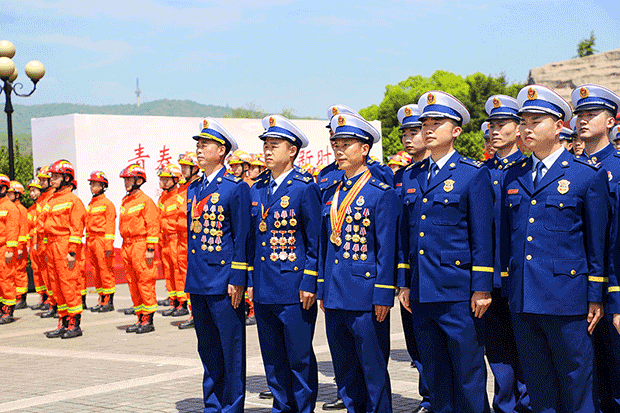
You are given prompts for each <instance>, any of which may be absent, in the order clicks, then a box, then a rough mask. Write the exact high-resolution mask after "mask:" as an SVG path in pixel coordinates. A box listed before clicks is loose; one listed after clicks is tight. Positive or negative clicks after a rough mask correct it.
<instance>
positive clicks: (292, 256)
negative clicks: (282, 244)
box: [288, 252, 297, 262]
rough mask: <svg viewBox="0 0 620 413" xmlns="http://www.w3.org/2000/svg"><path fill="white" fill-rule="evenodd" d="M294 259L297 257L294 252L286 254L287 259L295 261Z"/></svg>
mask: <svg viewBox="0 0 620 413" xmlns="http://www.w3.org/2000/svg"><path fill="white" fill-rule="evenodd" d="M296 259H297V254H295V253H294V252H291V253H290V254H289V255H288V260H289V261H290V262H293V261H295V260H296Z"/></svg>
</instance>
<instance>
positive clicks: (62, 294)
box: [46, 235, 82, 317]
mask: <svg viewBox="0 0 620 413" xmlns="http://www.w3.org/2000/svg"><path fill="white" fill-rule="evenodd" d="M46 250H47V251H46V254H47V270H48V276H49V280H50V283H51V285H52V291H53V292H54V299H55V302H56V305H57V306H58V315H59V316H61V317H64V316H67V315H75V314H79V313H81V312H82V294H80V285H79V284H80V280H79V277H80V274H79V265H78V261H79V260H80V257H79V256H78V255H81V254H82V251H81V249H78V251H77V254H76V260H75V265H74V266H73V268H72V269H69V267H68V266H67V255H68V254H69V236H68V235H66V236H59V237H53V238H52V237H50V238H49V239H48V243H47V248H46Z"/></svg>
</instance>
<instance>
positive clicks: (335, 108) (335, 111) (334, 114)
mask: <svg viewBox="0 0 620 413" xmlns="http://www.w3.org/2000/svg"><path fill="white" fill-rule="evenodd" d="M338 113H340V112H338V108H337V107H336V106H334V107H332V116H336V115H337V114H338Z"/></svg>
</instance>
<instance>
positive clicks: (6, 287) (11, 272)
mask: <svg viewBox="0 0 620 413" xmlns="http://www.w3.org/2000/svg"><path fill="white" fill-rule="evenodd" d="M7 249H8V248H7V246H6V244H4V245H2V246H0V301H1V303H2V304H3V305H15V304H16V297H15V258H16V257H15V254H13V259H12V260H11V262H10V263H8V264H7V262H6V260H5V259H4V254H6V252H7Z"/></svg>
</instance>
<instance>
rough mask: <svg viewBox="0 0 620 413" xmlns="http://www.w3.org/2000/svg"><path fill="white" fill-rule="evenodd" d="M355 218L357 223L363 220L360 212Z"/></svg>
mask: <svg viewBox="0 0 620 413" xmlns="http://www.w3.org/2000/svg"><path fill="white" fill-rule="evenodd" d="M354 218H355V220H356V221H359V220H360V219H362V214H360V213H359V212H356V213H355V216H354Z"/></svg>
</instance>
